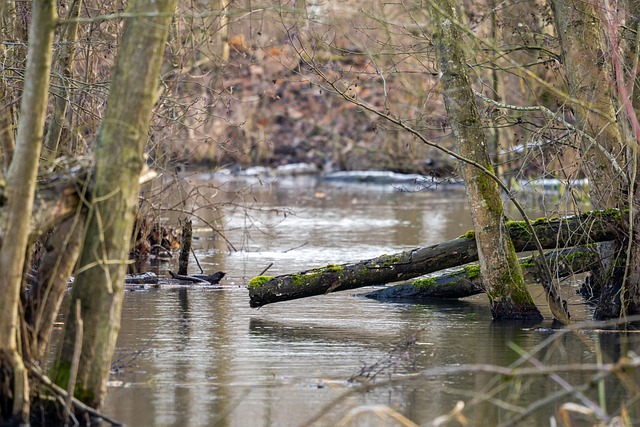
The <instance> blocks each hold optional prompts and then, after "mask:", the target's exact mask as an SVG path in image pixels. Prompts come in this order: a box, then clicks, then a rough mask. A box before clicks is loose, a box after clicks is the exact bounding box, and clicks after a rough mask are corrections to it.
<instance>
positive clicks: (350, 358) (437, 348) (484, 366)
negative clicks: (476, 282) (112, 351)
mask: <svg viewBox="0 0 640 427" xmlns="http://www.w3.org/2000/svg"><path fill="white" fill-rule="evenodd" d="M409 187H411V186H409ZM407 189H410V188H405V187H403V186H401V185H398V184H396V185H389V184H376V185H373V184H348V183H340V182H327V181H322V180H318V179H316V178H309V177H298V178H280V179H278V180H264V179H263V180H259V179H255V178H252V179H244V180H237V179H235V180H224V179H220V178H219V177H213V176H210V175H208V174H195V175H191V176H189V177H187V179H186V180H185V181H184V183H183V184H182V187H181V189H180V190H179V191H176V190H174V191H172V192H171V193H170V194H169V195H167V200H165V203H166V204H167V205H171V206H173V209H174V211H173V212H170V213H168V214H167V217H166V218H163V219H164V220H167V221H175V220H177V219H179V218H182V217H184V214H182V213H180V211H189V212H194V213H195V215H196V219H195V220H194V233H195V235H196V236H197V238H196V240H195V241H194V245H195V254H196V256H197V258H198V261H199V263H200V265H201V266H202V268H203V269H204V270H205V271H206V272H213V271H218V270H222V271H225V272H226V273H227V276H226V277H225V279H224V280H223V281H222V285H223V286H222V289H218V290H212V289H201V288H197V289H196V288H194V289H182V290H147V291H139V292H128V293H127V294H126V296H125V301H124V308H123V314H122V328H121V330H120V335H119V341H118V345H117V350H116V356H115V362H114V373H113V376H112V380H113V381H112V382H111V387H110V388H109V393H108V397H107V402H106V406H105V408H104V412H105V413H107V414H109V415H111V416H113V417H114V418H115V419H117V420H119V421H121V422H124V423H126V424H127V425H128V426H214V425H219V426H247V427H251V426H256V427H257V426H260V427H268V426H302V425H306V423H308V422H313V424H312V425H317V426H334V425H354V426H384V425H412V424H409V421H407V420H403V419H402V418H401V416H404V417H406V418H407V419H408V420H411V421H412V422H414V423H416V424H418V425H429V423H430V422H432V421H434V420H436V418H437V417H439V416H443V415H446V414H448V413H450V412H451V411H452V410H454V407H456V404H458V405H461V404H460V403H459V402H463V404H464V410H462V412H461V415H460V416H461V417H465V419H466V421H467V422H468V425H483V426H484V425H487V426H493V425H500V424H501V423H509V422H511V421H513V420H515V419H516V418H515V417H518V416H524V415H526V414H527V411H528V410H530V411H531V414H530V415H527V416H526V417H525V418H524V420H523V421H520V422H518V423H517V424H516V425H532V426H535V425H549V423H550V416H552V415H555V414H557V411H558V410H559V409H560V407H561V405H562V404H563V403H565V402H574V403H578V404H581V405H585V402H587V401H585V400H580V399H581V398H580V397H576V396H575V395H571V394H569V395H568V396H562V393H561V392H562V390H563V387H562V386H561V385H559V384H558V382H555V381H553V380H552V379H549V378H548V377H546V376H541V375H540V376H535V377H522V378H520V377H516V378H511V379H510V380H507V379H505V378H504V377H497V376H496V375H495V374H493V373H490V372H484V373H477V372H476V373H471V372H469V371H468V370H466V369H465V365H473V366H474V369H476V370H482V371H491V370H492V366H503V367H504V366H509V365H510V364H513V363H515V362H516V361H517V360H518V358H519V353H518V351H530V350H533V349H534V348H535V347H536V346H538V345H540V343H542V342H543V341H545V340H548V341H549V342H550V344H548V345H546V346H544V348H543V349H542V350H540V351H538V352H536V353H535V357H537V358H539V359H540V360H541V361H542V362H543V363H545V364H551V365H555V364H574V365H575V364H584V363H596V362H597V361H598V359H597V357H596V355H597V354H598V352H597V351H596V350H597V349H601V352H600V354H601V356H602V360H603V361H604V362H605V363H606V362H611V361H612V360H614V361H615V360H617V359H618V357H619V356H620V354H621V351H623V350H621V349H625V348H627V347H628V346H631V348H635V350H636V351H638V349H637V347H638V345H637V339H636V340H634V339H633V338H634V337H633V336H631V338H628V337H627V336H621V335H620V334H618V333H612V332H596V331H593V330H581V331H574V332H567V333H562V332H561V333H559V334H558V333H556V331H557V330H554V329H553V328H552V327H553V325H552V323H551V321H550V320H546V321H544V322H542V323H541V324H538V325H523V324H517V323H496V322H492V320H491V315H490V312H489V309H488V306H487V302H486V297H484V296H482V295H480V296H476V297H473V298H470V299H468V300H464V301H449V302H422V303H419V304H417V303H407V302H394V303H390V302H379V301H375V300H369V299H366V298H362V297H358V296H354V294H358V293H363V292H366V291H367V290H370V289H356V290H353V291H347V292H339V293H334V294H329V295H325V296H318V297H313V298H307V299H302V300H296V301H289V302H283V303H278V304H273V305H267V306H265V307H263V308H261V309H251V308H249V298H248V291H247V289H246V285H247V283H248V280H249V279H250V278H251V277H252V276H254V275H257V274H259V273H260V272H261V271H262V270H263V269H265V268H266V267H267V266H269V265H270V264H272V265H271V267H270V268H269V270H268V272H267V273H266V274H269V275H277V274H284V273H291V272H297V271H301V270H305V269H308V268H311V267H316V266H320V265H323V264H327V263H343V262H347V261H354V260H358V259H366V258H371V257H374V256H377V255H380V254H383V253H388V254H390V253H394V252H399V251H402V250H405V249H409V248H414V247H417V246H424V245H429V244H434V243H437V242H440V241H443V240H447V239H451V238H455V237H457V236H459V235H460V234H463V233H464V232H465V231H466V230H468V229H469V228H470V227H471V222H470V214H469V210H468V207H467V204H466V201H465V195H464V191H462V190H461V189H454V188H447V189H436V190H429V191H421V192H414V191H401V190H407ZM155 190H156V189H151V190H150V191H155ZM211 225H213V226H215V227H217V228H218V229H224V236H225V238H226V241H225V240H224V239H222V238H221V237H220V235H219V234H218V233H217V232H214V231H212V230H211V227H210V226H211ZM175 265H176V261H175V260H173V261H169V262H168V263H165V264H162V265H161V266H160V267H157V268H159V272H160V273H161V274H162V273H163V272H166V270H167V269H169V268H171V269H175V268H176V267H175ZM190 268H191V271H192V272H198V266H197V264H196V263H195V261H192V263H191V265H190ZM532 292H533V293H534V295H535V297H536V298H537V300H539V301H540V302H541V304H542V305H544V304H543V300H544V298H543V294H542V292H541V290H540V289H539V288H538V287H535V286H534V287H532ZM571 292H573V289H569V290H568V291H567V294H570V293H571ZM570 308H571V311H572V313H573V314H574V317H576V318H577V319H580V318H588V316H589V308H588V307H587V306H585V305H583V304H582V303H581V302H580V301H579V300H578V299H575V298H574V299H573V300H572V302H571V307H570ZM545 315H546V317H547V318H549V317H550V316H549V315H548V313H545ZM554 333H555V335H554ZM521 366H523V367H532V366H533V365H532V363H524V364H522V365H521ZM456 369H458V370H459V371H460V372H455V371H456ZM445 370H446V372H444V371H445ZM591 375H592V373H591V372H588V373H584V372H583V373H572V372H568V373H562V375H561V376H562V378H563V379H565V380H566V381H567V382H568V384H570V385H571V386H575V387H577V386H580V385H581V384H584V383H585V382H588V381H589V379H590V378H591ZM636 380H637V378H636ZM608 381H609V382H606V383H604V384H605V385H606V386H607V387H606V389H605V391H606V393H604V396H605V397H604V398H605V400H606V401H607V403H608V406H607V409H608V410H609V412H610V413H611V414H615V411H616V409H617V408H618V405H619V399H620V398H621V396H625V388H624V387H622V386H620V385H619V384H618V383H615V381H614V380H608ZM364 384H368V385H370V386H371V387H369V389H367V390H366V391H364V390H362V389H361V388H360V386H361V385H364ZM554 393H558V396H557V397H555V395H554ZM585 395H586V397H585V398H589V399H591V401H593V402H594V403H596V404H600V403H601V401H599V400H598V394H597V387H591V388H590V389H589V390H588V391H586V392H585ZM550 396H551V397H552V398H551V399H548V400H549V402H546V404H544V405H540V408H538V409H536V408H534V407H533V406H532V404H533V402H537V401H538V402H539V401H540V399H544V398H549V397H550ZM393 417H395V418H393ZM454 418H455V417H454ZM394 419H395V421H394ZM460 420H461V419H460V418H458V421H460ZM341 422H342V423H343V424H340V423H341ZM403 423H404V424H403ZM448 425H460V424H458V423H457V421H455V420H454V421H452V422H451V423H450V424H448ZM506 425H508V424H506ZM574 425H590V424H588V423H586V424H574Z"/></svg>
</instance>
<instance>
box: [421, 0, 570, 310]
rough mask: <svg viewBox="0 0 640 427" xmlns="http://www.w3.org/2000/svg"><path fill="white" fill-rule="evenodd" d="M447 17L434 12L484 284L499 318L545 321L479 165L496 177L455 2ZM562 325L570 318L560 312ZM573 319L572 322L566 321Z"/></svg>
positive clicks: (449, 3) (450, 0)
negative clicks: (470, 73)
mask: <svg viewBox="0 0 640 427" xmlns="http://www.w3.org/2000/svg"><path fill="white" fill-rule="evenodd" d="M435 3H436V4H437V5H438V6H439V8H440V9H441V10H442V11H444V12H445V14H441V13H439V12H437V13H433V20H434V21H435V28H436V35H435V37H434V42H435V45H436V54H437V57H438V61H439V65H440V74H441V78H440V84H441V89H442V94H443V97H444V104H445V107H446V110H447V114H448V116H449V121H450V123H451V128H452V130H453V135H454V137H455V140H456V145H457V148H458V150H459V153H460V155H461V156H462V157H463V158H465V159H467V160H469V161H471V162H473V163H475V165H474V164H470V163H468V162H460V170H461V172H462V177H463V179H464V182H465V188H466V190H467V199H468V200H469V204H470V206H471V217H472V219H473V224H474V228H475V230H476V243H477V245H478V258H479V262H480V272H481V274H482V277H483V285H484V287H485V291H486V293H487V296H488V297H489V302H490V305H491V313H492V314H493V317H494V318H495V319H507V318H517V319H541V318H542V315H541V314H540V311H539V310H538V308H537V307H536V305H535V303H534V302H533V298H532V297H531V295H530V294H529V291H528V290H527V287H526V285H525V283H524V277H523V275H522V269H521V268H520V264H519V263H518V258H517V256H516V252H515V249H514V247H513V244H512V242H511V240H510V238H509V235H508V233H505V230H506V227H505V222H506V219H505V215H504V207H503V205H502V199H501V197H500V190H499V188H498V185H497V183H496V182H495V181H494V180H493V179H492V178H491V177H490V176H489V175H488V174H487V173H485V172H484V171H482V170H480V169H478V167H477V166H476V165H481V166H483V167H484V168H486V169H487V170H488V171H490V172H491V173H493V167H492V165H491V160H490V158H489V150H488V144H487V141H486V137H485V135H484V130H483V127H482V123H481V120H480V116H479V114H478V108H477V106H476V103H475V96H474V94H473V90H472V89H471V83H470V81H469V77H468V75H467V63H466V59H465V54H464V50H463V45H462V43H463V34H462V32H461V31H460V29H459V28H458V27H457V25H456V24H454V23H453V22H452V21H460V19H459V18H458V17H459V12H458V8H457V6H456V5H455V3H454V0H436V1H435ZM554 315H556V317H560V319H559V320H564V319H565V318H567V316H566V315H564V314H563V313H560V316H558V315H557V314H556V313H555V312H554ZM567 320H568V319H567Z"/></svg>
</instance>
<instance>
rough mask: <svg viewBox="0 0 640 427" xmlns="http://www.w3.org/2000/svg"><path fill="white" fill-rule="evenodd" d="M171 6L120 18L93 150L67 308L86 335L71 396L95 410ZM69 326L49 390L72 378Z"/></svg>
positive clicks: (135, 10)
mask: <svg viewBox="0 0 640 427" xmlns="http://www.w3.org/2000/svg"><path fill="white" fill-rule="evenodd" d="M175 5H176V1H175V0H155V1H149V0H134V1H131V2H130V3H129V6H128V9H127V12H128V13H130V14H131V15H132V16H131V17H129V18H126V22H125V26H124V34H123V37H122V44H121V46H120V51H119V53H118V58H117V61H116V68H115V72H114V77H113V81H112V84H111V88H110V91H109V97H108V99H107V109H106V112H105V116H104V121H103V123H102V126H101V128H100V132H99V134H98V137H97V141H96V146H95V148H94V153H95V159H96V166H95V169H94V184H93V187H92V188H91V197H92V200H91V206H90V211H89V214H88V219H87V221H88V225H87V232H86V235H85V239H84V244H83V249H82V253H81V255H80V260H79V263H78V264H79V274H77V276H76V281H75V285H74V287H73V291H72V303H71V307H74V305H75V301H76V300H80V302H81V312H82V316H83V321H84V328H85V331H84V334H83V343H82V357H81V360H80V366H79V369H78V377H77V378H78V379H77V382H76V388H75V395H76V397H78V398H79V399H80V400H81V401H83V402H84V403H86V404H88V405H90V406H92V407H95V408H100V407H101V406H102V403H103V401H104V397H105V394H106V388H107V380H108V376H109V370H110V365H111V358H112V356H113V352H114V349H115V344H116V339H117V335H118V329H119V325H120V315H121V309H122V299H123V289H124V277H125V272H126V266H127V258H128V253H129V247H130V243H131V242H130V240H131V235H132V228H133V222H134V217H135V212H136V210H137V207H138V191H139V184H138V181H139V178H140V173H141V171H142V168H143V165H144V158H143V154H144V146H145V144H146V142H147V132H148V129H149V122H150V119H151V110H152V108H153V105H154V103H155V99H154V98H155V95H156V93H157V86H158V74H159V70H160V65H161V62H162V59H163V55H164V45H165V41H166V37H167V30H168V25H169V22H170V20H171V13H173V11H174V10H175ZM75 325H76V321H75V314H74V311H70V313H69V316H68V318H67V322H66V324H65V331H64V339H63V343H62V349H61V353H60V356H59V359H58V361H57V364H56V368H55V382H56V383H57V384H58V385H61V386H62V387H66V386H67V382H68V379H69V376H70V374H71V365H72V361H73V347H74V339H75V336H76V332H75Z"/></svg>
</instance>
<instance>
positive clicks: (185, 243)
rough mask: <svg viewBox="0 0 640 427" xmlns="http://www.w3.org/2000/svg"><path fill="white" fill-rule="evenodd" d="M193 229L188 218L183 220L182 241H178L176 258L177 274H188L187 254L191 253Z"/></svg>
mask: <svg viewBox="0 0 640 427" xmlns="http://www.w3.org/2000/svg"><path fill="white" fill-rule="evenodd" d="M192 235H193V231H192V224H191V221H190V220H185V222H184V225H183V226H182V242H181V243H180V258H179V260H178V274H179V275H182V276H186V275H187V274H189V255H190V254H191V239H192Z"/></svg>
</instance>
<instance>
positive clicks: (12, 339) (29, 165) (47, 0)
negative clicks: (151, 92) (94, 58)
mask: <svg viewBox="0 0 640 427" xmlns="http://www.w3.org/2000/svg"><path fill="white" fill-rule="evenodd" d="M56 20H57V15H56V3H55V1H52V0H34V2H33V8H32V18H31V25H30V28H29V47H28V49H29V55H28V58H27V68H26V71H25V84H24V91H23V94H22V104H21V109H20V119H19V123H18V134H17V138H16V150H15V153H14V157H13V161H12V162H11V166H10V168H9V173H8V175H7V191H6V197H7V199H8V201H9V204H8V207H7V217H6V221H5V223H4V224H3V226H4V229H3V230H2V231H3V239H2V244H1V246H0V271H1V272H2V274H0V295H2V298H0V364H1V365H2V366H1V367H0V384H3V385H4V384H10V386H9V387H10V390H7V391H6V392H4V390H3V393H2V396H1V397H0V400H1V401H2V402H1V404H0V408H1V409H0V422H5V421H7V422H17V423H25V424H26V423H28V422H29V386H28V383H27V374H26V370H25V367H24V365H23V363H22V360H21V357H20V355H19V353H18V347H17V339H18V323H19V321H18V304H19V303H20V289H21V285H22V272H23V269H24V261H25V257H26V253H27V243H28V239H29V224H30V221H31V209H32V207H33V196H34V193H35V188H36V178H37V174H38V162H39V159H40V150H41V144H42V136H43V132H44V120H45V114H46V109H47V97H48V89H49V70H50V67H51V52H52V47H53V32H54V29H55V25H56ZM8 408H10V409H8ZM5 410H6V412H5Z"/></svg>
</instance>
